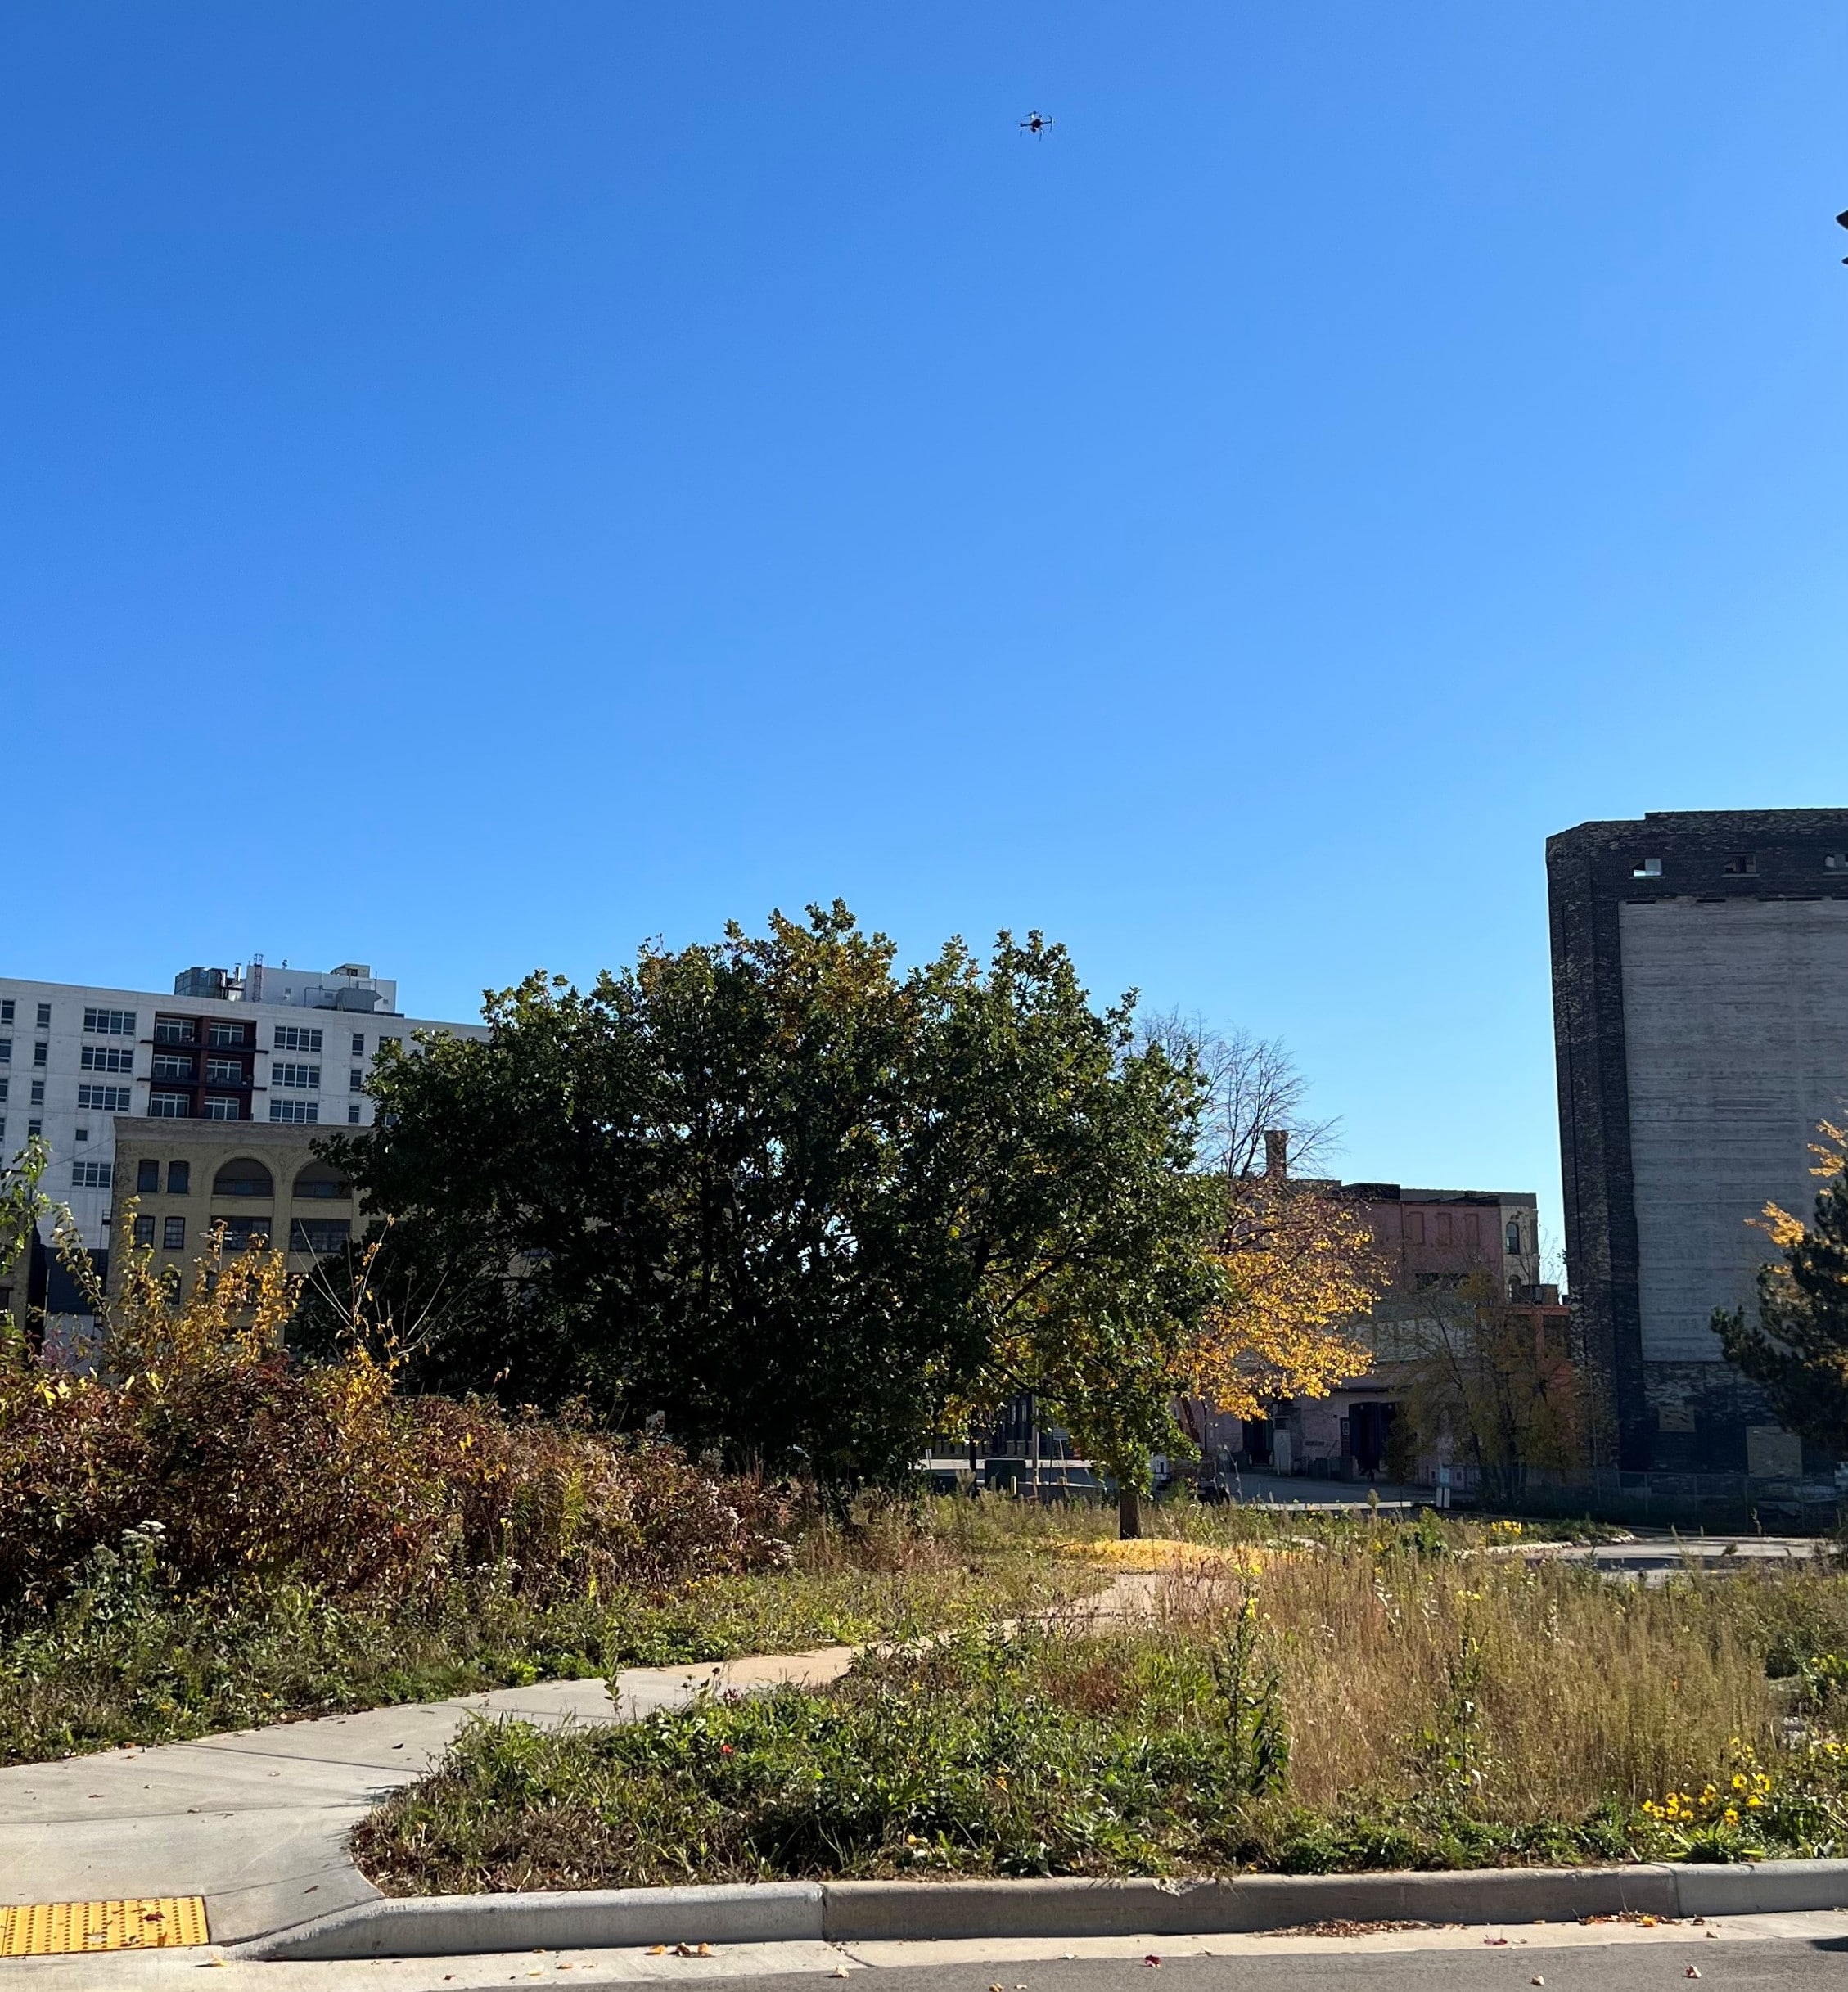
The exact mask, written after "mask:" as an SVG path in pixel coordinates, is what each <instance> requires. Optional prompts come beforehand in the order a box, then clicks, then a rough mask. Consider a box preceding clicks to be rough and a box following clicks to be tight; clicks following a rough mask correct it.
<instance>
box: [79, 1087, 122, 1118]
mask: <svg viewBox="0 0 1848 1992" xmlns="http://www.w3.org/2000/svg"><path fill="white" fill-rule="evenodd" d="M77 1104H78V1105H79V1106H87V1107H88V1108H89V1109H90V1111H91V1112H92V1113H97V1114H125V1113H127V1112H128V1088H127V1087H126V1086H79V1088H77Z"/></svg>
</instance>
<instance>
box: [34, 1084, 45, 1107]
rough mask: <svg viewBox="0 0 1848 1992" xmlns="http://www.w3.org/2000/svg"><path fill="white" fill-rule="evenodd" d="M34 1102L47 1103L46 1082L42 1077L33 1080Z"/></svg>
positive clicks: (35, 1104) (40, 1104)
mask: <svg viewBox="0 0 1848 1992" xmlns="http://www.w3.org/2000/svg"><path fill="white" fill-rule="evenodd" d="M32 1104H33V1105H34V1106H43V1105H44V1104H45V1082H44V1080H43V1079H34V1081H33V1082H32Z"/></svg>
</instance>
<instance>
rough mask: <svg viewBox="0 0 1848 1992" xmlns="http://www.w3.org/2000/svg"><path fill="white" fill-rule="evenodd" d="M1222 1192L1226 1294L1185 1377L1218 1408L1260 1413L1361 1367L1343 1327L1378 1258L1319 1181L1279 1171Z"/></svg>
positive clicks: (1357, 1218) (1362, 1350)
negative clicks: (1306, 1180) (1225, 1201)
mask: <svg viewBox="0 0 1848 1992" xmlns="http://www.w3.org/2000/svg"><path fill="white" fill-rule="evenodd" d="M1226 1188H1227V1206H1228V1211H1227V1219H1226V1228H1225V1234H1224V1238H1223V1240H1222V1242H1221V1244H1220V1247H1219V1254H1218V1257H1219V1264H1220V1265H1221V1267H1222V1269H1224V1273H1225V1287H1226V1296H1227V1297H1226V1300H1225V1303H1224V1305H1223V1306H1221V1307H1219V1308H1217V1309H1215V1310H1214V1312H1213V1313H1212V1314H1210V1316H1209V1317H1208V1318H1207V1320H1206V1324H1205V1326H1204V1327H1203V1329H1202V1332H1201V1334H1200V1336H1199V1337H1198V1339H1197V1341H1196V1343H1195V1345H1194V1349H1193V1353H1192V1377H1191V1378H1190V1381H1191V1382H1192V1387H1193V1389H1194V1390H1195V1392H1196V1393H1197V1395H1199V1396H1201V1397H1202V1398H1204V1399H1206V1401H1207V1402H1209V1403H1210V1404H1212V1405H1213V1406H1214V1407H1215V1409H1218V1410H1220V1411H1226V1412H1230V1413H1233V1415H1234V1416H1236V1417H1242V1418H1256V1417H1267V1416H1269V1410H1270V1407H1271V1406H1272V1405H1273V1404H1276V1403H1277V1402H1278V1400H1280V1399H1285V1398H1291V1397H1326V1396H1327V1395H1328V1394H1329V1392H1330V1391H1332V1390H1336V1389H1338V1388H1339V1387H1340V1386H1341V1385H1342V1384H1344V1383H1345V1382H1346V1381H1348V1380H1349V1379H1350V1377H1358V1376H1359V1375H1361V1374H1363V1372H1365V1371H1366V1370H1367V1369H1368V1368H1369V1366H1370V1365H1371V1363H1372V1350H1369V1349H1368V1347H1366V1346H1365V1345H1364V1344H1363V1343H1362V1342H1361V1341H1358V1340H1357V1339H1356V1338H1355V1336H1354V1333H1353V1332H1352V1330H1353V1323H1354V1322H1355V1321H1356V1320H1357V1319H1358V1318H1359V1317H1361V1316H1362V1315H1363V1314H1365V1313H1366V1312H1367V1309H1368V1308H1369V1307H1370V1306H1371V1305H1372V1302H1373V1300H1374V1297H1375V1296H1376V1295H1377V1293H1378V1291H1379V1288H1380V1284H1381V1280H1380V1273H1379V1269H1378V1261H1377V1254H1376V1252H1375V1250H1374V1245H1373V1236H1372V1232H1371V1231H1370V1230H1369V1229H1368V1226H1367V1223H1366V1220H1365V1219H1364V1218H1363V1217H1362V1215H1361V1214H1360V1212H1359V1210H1358V1209H1357V1208H1356V1207H1355V1206H1354V1204H1353V1203H1352V1202H1351V1201H1348V1200H1347V1199H1345V1198H1344V1197H1341V1196H1340V1195H1339V1194H1338V1193H1336V1192H1332V1191H1331V1190H1329V1189H1327V1188H1324V1187H1323V1185H1321V1184H1320V1183H1314V1182H1305V1181H1304V1180H1303V1179H1300V1178H1292V1177H1290V1176H1287V1175H1285V1174H1282V1173H1281V1171H1278V1172H1275V1173H1273V1174H1270V1175H1268V1176H1267V1175H1257V1176H1251V1177H1246V1178H1242V1179H1234V1180H1233V1181H1230V1182H1228V1184H1227V1186H1226Z"/></svg>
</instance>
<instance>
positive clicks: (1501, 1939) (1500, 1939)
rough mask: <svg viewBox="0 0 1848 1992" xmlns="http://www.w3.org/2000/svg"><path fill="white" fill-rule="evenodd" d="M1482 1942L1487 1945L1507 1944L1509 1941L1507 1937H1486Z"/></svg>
mask: <svg viewBox="0 0 1848 1992" xmlns="http://www.w3.org/2000/svg"><path fill="white" fill-rule="evenodd" d="M1507 1941H1508V1939H1507V1938H1506V1937H1505V1936H1485V1937H1484V1938H1483V1942H1484V1943H1485V1944H1505V1943H1506V1942H1507Z"/></svg>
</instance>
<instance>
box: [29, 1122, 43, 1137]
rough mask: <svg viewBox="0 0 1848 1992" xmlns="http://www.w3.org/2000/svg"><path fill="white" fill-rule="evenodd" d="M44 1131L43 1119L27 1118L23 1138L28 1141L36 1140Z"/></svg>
mask: <svg viewBox="0 0 1848 1992" xmlns="http://www.w3.org/2000/svg"><path fill="white" fill-rule="evenodd" d="M44 1132H45V1124H44V1122H43V1120H29V1121H27V1122H26V1124H25V1138H26V1139H27V1140H28V1141H36V1140H37V1139H38V1137H39V1136H40V1135H41V1134H43V1133H44Z"/></svg>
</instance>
